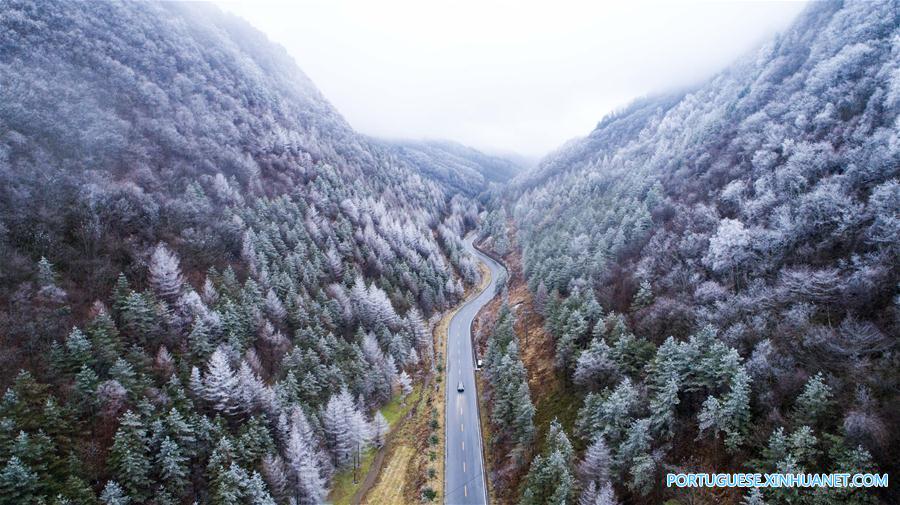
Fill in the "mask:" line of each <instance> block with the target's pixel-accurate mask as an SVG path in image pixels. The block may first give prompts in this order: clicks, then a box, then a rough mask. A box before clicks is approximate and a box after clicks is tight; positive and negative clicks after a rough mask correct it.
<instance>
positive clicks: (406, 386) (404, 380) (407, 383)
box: [397, 370, 413, 396]
mask: <svg viewBox="0 0 900 505" xmlns="http://www.w3.org/2000/svg"><path fill="white" fill-rule="evenodd" d="M397 382H398V383H399V384H400V391H401V392H402V393H403V396H406V395H408V394H410V393H412V390H413V387H412V379H410V377H409V374H408V373H406V370H404V371H402V372H400V375H399V376H397Z"/></svg>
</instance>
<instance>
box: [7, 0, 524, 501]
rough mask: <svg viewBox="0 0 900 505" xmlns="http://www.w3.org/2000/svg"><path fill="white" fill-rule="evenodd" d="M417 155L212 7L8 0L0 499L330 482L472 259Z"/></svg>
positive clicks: (247, 496) (185, 497)
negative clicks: (379, 134) (353, 121)
mask: <svg viewBox="0 0 900 505" xmlns="http://www.w3.org/2000/svg"><path fill="white" fill-rule="evenodd" d="M413 152H415V151H412V150H410V149H407V148H401V147H399V146H395V145H392V144H390V143H385V142H381V141H374V140H372V139H369V138H367V137H363V136H361V135H359V134H357V133H355V132H354V131H353V130H352V129H351V128H350V127H349V126H348V125H347V124H346V123H345V122H344V120H343V119H342V118H341V116H340V115H339V114H338V113H337V112H336V111H335V110H334V109H333V108H332V107H331V106H330V105H329V104H328V102H327V101H326V100H325V99H324V98H323V97H322V96H321V95H320V94H319V92H318V91H317V90H316V89H315V88H314V87H313V85H312V84H311V82H310V81H309V80H308V79H307V78H306V77H305V76H304V75H303V73H302V72H301V71H300V70H299V69H297V67H296V65H295V64H294V63H293V61H292V60H291V59H290V58H289V57H288V56H287V55H286V53H285V52H284V51H283V50H282V49H280V48H278V47H277V46H274V45H273V44H271V43H269V42H268V41H267V40H266V39H265V37H264V36H263V35H262V34H261V33H259V32H256V31H255V30H253V29H252V28H250V27H249V26H248V25H246V24H245V23H244V22H243V21H241V20H239V19H238V18H235V17H233V16H228V15H224V14H222V13H221V12H219V11H218V10H217V9H216V8H214V7H211V6H204V5H194V4H155V3H143V2H84V3H76V2H45V1H41V2H32V1H10V2H3V5H2V12H0V180H2V182H0V257H2V258H3V261H2V266H0V301H2V303H0V328H2V331H0V339H2V352H0V360H2V365H3V366H2V371H0V383H2V384H3V388H2V389H3V390H4V391H5V393H4V394H3V397H2V401H0V502H2V503H16V504H24V503H48V504H50V503H52V504H64V503H71V504H75V503H77V504H91V503H103V504H107V505H113V504H116V505H121V504H125V503H132V504H135V503H158V504H166V503H191V502H194V501H196V502H199V503H251V504H257V505H262V504H272V503H279V504H282V503H296V504H303V503H320V502H321V501H323V499H324V497H325V493H326V490H327V489H328V487H329V484H330V479H331V477H332V476H333V475H334V473H335V472H336V471H339V470H341V469H343V468H345V467H347V466H348V465H351V464H353V462H352V456H353V455H354V454H355V453H356V451H357V450H358V449H359V447H360V446H362V447H363V448H365V447H366V446H367V445H369V444H371V443H372V442H373V439H374V438H376V437H380V436H383V426H380V425H379V426H375V425H378V424H379V421H377V419H376V418H377V416H376V413H377V408H378V407H379V406H381V405H383V404H385V403H386V402H387V401H389V400H390V399H391V398H392V396H393V395H394V393H395V392H398V391H399V390H400V388H404V389H405V388H407V387H408V386H409V381H410V376H413V377H415V376H417V375H418V374H419V373H420V372H421V371H427V370H430V369H431V368H432V367H433V366H434V360H435V356H434V353H433V341H432V336H431V331H430V327H429V319H430V318H431V317H432V316H433V315H435V314H437V313H439V312H441V311H443V310H444V309H446V308H448V307H450V306H451V305H453V304H454V303H456V302H457V301H458V300H459V299H460V296H461V294H462V292H463V284H464V283H469V282H472V281H474V280H475V277H476V275H477V273H476V270H475V264H474V262H473V260H472V259H471V258H469V257H468V256H467V255H465V254H464V253H463V252H462V250H461V242H460V236H461V234H462V233H463V232H464V230H465V229H466V228H467V227H471V226H472V225H473V224H474V222H475V219H476V218H477V208H476V206H475V204H474V203H473V202H472V201H471V200H469V199H468V198H469V197H470V196H474V194H476V193H477V192H478V191H480V190H481V189H484V188H485V187H486V186H487V183H488V181H486V180H485V179H484V178H481V179H476V178H474V177H468V178H465V177H460V176H459V175H458V174H456V173H455V170H457V169H458V170H459V172H460V174H469V175H471V174H472V173H473V171H474V170H475V169H476V167H477V168H481V167H482V165H481V164H480V163H481V161H480V159H481V158H479V155H478V153H475V152H471V151H470V152H467V153H466V152H464V153H463V154H459V153H456V154H453V155H450V154H449V153H450V152H451V148H450V147H446V152H447V153H448V154H446V155H443V154H442V152H444V151H442V150H441V149H439V148H434V149H431V150H429V151H427V156H428V157H430V158H431V159H432V160H434V165H435V166H437V163H438V162H439V163H440V166H441V168H440V170H437V169H435V170H433V171H431V172H429V173H426V172H424V171H421V170H420V169H419V168H417V167H418V166H419V165H420V164H421V163H423V161H422V157H423V156H425V155H422V156H418V155H416V156H410V155H409V154H408V153H413ZM442 156H443V158H442ZM482 158H483V159H484V160H488V159H489V158H488V157H486V156H482ZM493 163H494V165H489V164H488V163H485V164H484V169H485V171H486V173H488V174H489V176H490V177H491V179H492V180H495V181H496V180H498V177H503V176H504V175H502V174H507V175H508V172H501V175H500V176H497V175H491V174H493V172H491V171H492V170H493V171H496V170H500V168H503V169H507V170H508V167H507V166H506V165H503V164H500V162H498V161H494V162H493ZM498 167H499V168H498ZM460 180H464V181H465V190H466V191H465V192H463V193H460V194H459V195H457V191H456V189H453V190H451V189H450V188H451V187H452V188H456V187H457V186H458V185H459V182H458V181H460ZM383 422H384V420H383V419H381V421H380V423H381V424H383Z"/></svg>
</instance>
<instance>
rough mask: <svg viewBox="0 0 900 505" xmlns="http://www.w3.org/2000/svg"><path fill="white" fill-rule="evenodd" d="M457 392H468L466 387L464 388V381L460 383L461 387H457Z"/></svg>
mask: <svg viewBox="0 0 900 505" xmlns="http://www.w3.org/2000/svg"><path fill="white" fill-rule="evenodd" d="M456 390H457V391H459V392H460V393H462V392H463V391H465V390H466V388H465V386H463V383H462V381H459V385H457V386H456Z"/></svg>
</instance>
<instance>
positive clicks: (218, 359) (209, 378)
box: [202, 346, 239, 414]
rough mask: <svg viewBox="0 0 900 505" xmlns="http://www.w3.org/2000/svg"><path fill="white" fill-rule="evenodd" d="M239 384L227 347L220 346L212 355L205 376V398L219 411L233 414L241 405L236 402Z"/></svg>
mask: <svg viewBox="0 0 900 505" xmlns="http://www.w3.org/2000/svg"><path fill="white" fill-rule="evenodd" d="M237 385H238V381H237V378H236V377H235V375H234V371H233V370H232V369H231V364H230V362H229V359H228V354H227V352H226V350H225V348H224V347H221V346H220V347H219V348H217V349H216V350H215V351H214V352H213V353H212V356H210V358H209V363H208V364H207V369H206V373H205V374H204V376H203V389H202V390H203V398H204V399H206V401H208V402H210V403H211V404H212V406H213V408H215V409H216V410H217V411H219V412H221V413H223V414H233V413H235V412H237V410H238V407H239V406H238V405H237V403H236V399H237V390H236V388H237Z"/></svg>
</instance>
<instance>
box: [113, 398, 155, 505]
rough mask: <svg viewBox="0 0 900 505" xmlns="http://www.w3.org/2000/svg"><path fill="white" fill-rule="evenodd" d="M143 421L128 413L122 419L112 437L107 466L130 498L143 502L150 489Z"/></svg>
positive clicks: (147, 453) (147, 452)
mask: <svg viewBox="0 0 900 505" xmlns="http://www.w3.org/2000/svg"><path fill="white" fill-rule="evenodd" d="M147 442H148V441H147V433H146V431H145V428H144V425H143V422H142V421H141V419H140V418H139V417H138V416H137V414H135V413H134V412H132V411H130V410H129V411H128V412H126V413H125V414H124V415H123V416H122V420H121V422H120V424H119V429H118V431H116V435H115V437H114V438H113V445H112V449H111V450H110V464H111V466H112V468H113V469H114V470H115V472H116V476H117V477H118V478H119V480H121V482H122V485H123V486H124V488H125V489H126V490H127V491H128V494H129V496H130V497H131V498H133V499H135V500H144V499H145V498H147V496H148V491H149V486H150V460H149V447H148V444H147Z"/></svg>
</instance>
